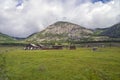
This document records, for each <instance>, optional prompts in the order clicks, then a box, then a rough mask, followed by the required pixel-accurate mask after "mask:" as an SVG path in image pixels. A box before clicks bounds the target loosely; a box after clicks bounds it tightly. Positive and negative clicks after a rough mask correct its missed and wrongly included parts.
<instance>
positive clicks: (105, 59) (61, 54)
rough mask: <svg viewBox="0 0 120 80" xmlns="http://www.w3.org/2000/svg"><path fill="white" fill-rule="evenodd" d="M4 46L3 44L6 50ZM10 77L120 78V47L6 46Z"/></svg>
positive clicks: (55, 79) (26, 79)
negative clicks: (42, 47)
mask: <svg viewBox="0 0 120 80" xmlns="http://www.w3.org/2000/svg"><path fill="white" fill-rule="evenodd" d="M5 49H6V48H2V50H5ZM7 49H8V50H9V52H7V53H6V54H4V55H5V57H6V71H7V73H6V74H7V76H8V77H9V79H10V80H120V49H119V48H115V47H114V48H99V50H98V51H95V52H94V51H92V50H91V49H90V48H79V49H77V50H49V51H47V50H30V51H29V50H28V51H27V50H26V51H25V50H22V49H20V48H15V49H13V48H7Z"/></svg>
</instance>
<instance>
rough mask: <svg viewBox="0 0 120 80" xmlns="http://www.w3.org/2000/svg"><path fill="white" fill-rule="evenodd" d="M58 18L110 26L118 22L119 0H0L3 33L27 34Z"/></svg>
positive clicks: (97, 26) (89, 25)
mask: <svg viewBox="0 0 120 80" xmlns="http://www.w3.org/2000/svg"><path fill="white" fill-rule="evenodd" d="M107 1H108V2H107ZM57 21H69V22H73V23H76V24H79V25H81V26H84V27H87V28H103V27H109V26H111V25H113V24H116V23H118V22H120V0H0V32H2V33H5V34H8V35H11V36H15V37H27V36H29V35H30V34H32V33H34V32H38V31H41V30H43V29H44V28H45V27H47V26H48V25H50V24H53V23H54V22H57Z"/></svg>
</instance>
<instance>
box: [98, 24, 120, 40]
mask: <svg viewBox="0 0 120 80" xmlns="http://www.w3.org/2000/svg"><path fill="white" fill-rule="evenodd" d="M99 31H101V32H100V33H99V35H101V36H109V37H110V38H120V23H118V24H115V25H113V26H111V27H109V28H104V29H101V30H100V29H99Z"/></svg>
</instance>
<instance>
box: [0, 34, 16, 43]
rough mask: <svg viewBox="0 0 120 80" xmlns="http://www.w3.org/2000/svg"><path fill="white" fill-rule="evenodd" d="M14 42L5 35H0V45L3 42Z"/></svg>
mask: <svg viewBox="0 0 120 80" xmlns="http://www.w3.org/2000/svg"><path fill="white" fill-rule="evenodd" d="M13 41H15V39H14V38H12V37H10V36H8V35H6V34H2V33H0V43H4V42H13Z"/></svg>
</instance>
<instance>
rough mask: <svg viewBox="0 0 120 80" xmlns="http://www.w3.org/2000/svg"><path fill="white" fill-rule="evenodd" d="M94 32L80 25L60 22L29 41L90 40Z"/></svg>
mask: <svg viewBox="0 0 120 80" xmlns="http://www.w3.org/2000/svg"><path fill="white" fill-rule="evenodd" d="M92 34H93V31H92V30H90V29H86V28H84V27H82V26H80V25H77V24H73V23H69V22H63V21H59V22H56V23H54V24H52V25H50V26H48V27H47V28H46V29H44V30H43V31H41V32H39V33H36V34H34V35H33V36H31V37H29V39H28V41H37V42H42V41H66V40H80V39H83V38H89V37H90V36H91V35H92Z"/></svg>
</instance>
